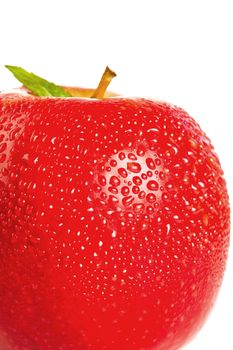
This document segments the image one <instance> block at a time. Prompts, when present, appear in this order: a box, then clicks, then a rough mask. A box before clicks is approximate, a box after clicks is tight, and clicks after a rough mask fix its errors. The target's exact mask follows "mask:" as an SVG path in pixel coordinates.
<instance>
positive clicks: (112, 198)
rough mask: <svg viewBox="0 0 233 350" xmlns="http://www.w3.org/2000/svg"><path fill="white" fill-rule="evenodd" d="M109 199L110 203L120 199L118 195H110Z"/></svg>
mask: <svg viewBox="0 0 233 350" xmlns="http://www.w3.org/2000/svg"><path fill="white" fill-rule="evenodd" d="M108 200H109V202H110V203H117V202H119V199H118V198H117V197H116V196H112V195H110V196H109V199H108Z"/></svg>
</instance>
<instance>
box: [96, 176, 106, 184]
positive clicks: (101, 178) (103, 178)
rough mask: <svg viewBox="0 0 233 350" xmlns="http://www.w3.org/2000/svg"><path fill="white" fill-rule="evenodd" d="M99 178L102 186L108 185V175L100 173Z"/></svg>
mask: <svg viewBox="0 0 233 350" xmlns="http://www.w3.org/2000/svg"><path fill="white" fill-rule="evenodd" d="M98 180H99V184H100V185H101V186H105V185H106V177H105V176H104V175H99V176H98Z"/></svg>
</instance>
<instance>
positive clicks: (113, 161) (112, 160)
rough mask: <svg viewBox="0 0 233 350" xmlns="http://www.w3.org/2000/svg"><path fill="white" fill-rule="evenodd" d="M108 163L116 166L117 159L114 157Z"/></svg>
mask: <svg viewBox="0 0 233 350" xmlns="http://www.w3.org/2000/svg"><path fill="white" fill-rule="evenodd" d="M110 165H111V166H112V167H115V166H117V161H116V160H115V159H111V160H110Z"/></svg>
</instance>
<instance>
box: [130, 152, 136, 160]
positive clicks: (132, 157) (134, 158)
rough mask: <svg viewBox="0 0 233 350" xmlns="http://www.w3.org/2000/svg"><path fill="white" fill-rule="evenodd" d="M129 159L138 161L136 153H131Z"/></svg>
mask: <svg viewBox="0 0 233 350" xmlns="http://www.w3.org/2000/svg"><path fill="white" fill-rule="evenodd" d="M128 158H129V159H130V160H137V157H136V156H135V154H134V153H129V154H128Z"/></svg>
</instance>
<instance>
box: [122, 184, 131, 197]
mask: <svg viewBox="0 0 233 350" xmlns="http://www.w3.org/2000/svg"><path fill="white" fill-rule="evenodd" d="M129 192H130V189H129V187H127V186H123V187H122V189H121V193H122V195H123V196H128V194H129Z"/></svg>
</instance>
